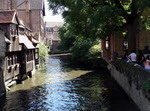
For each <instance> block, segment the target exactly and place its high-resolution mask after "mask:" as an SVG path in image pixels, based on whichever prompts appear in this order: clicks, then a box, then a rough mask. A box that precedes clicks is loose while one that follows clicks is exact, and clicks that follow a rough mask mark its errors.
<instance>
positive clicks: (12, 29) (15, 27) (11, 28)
mask: <svg viewBox="0 0 150 111" xmlns="http://www.w3.org/2000/svg"><path fill="white" fill-rule="evenodd" d="M10 30H11V35H16V34H17V26H16V25H14V24H11V25H10Z"/></svg>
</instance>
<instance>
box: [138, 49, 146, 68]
mask: <svg viewBox="0 0 150 111" xmlns="http://www.w3.org/2000/svg"><path fill="white" fill-rule="evenodd" d="M144 60H145V57H144V54H143V53H142V51H141V50H138V55H137V62H138V64H139V65H141V66H144V64H143V62H144Z"/></svg>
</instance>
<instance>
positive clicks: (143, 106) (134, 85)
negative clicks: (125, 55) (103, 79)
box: [108, 60, 150, 111]
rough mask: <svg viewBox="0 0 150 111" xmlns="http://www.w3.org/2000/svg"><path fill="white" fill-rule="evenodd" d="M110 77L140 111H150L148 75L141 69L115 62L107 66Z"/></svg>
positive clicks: (136, 66)
mask: <svg viewBox="0 0 150 111" xmlns="http://www.w3.org/2000/svg"><path fill="white" fill-rule="evenodd" d="M108 69H109V70H110V72H111V76H112V77H113V78H114V79H115V80H116V82H117V83H118V84H119V85H120V86H121V87H122V88H123V90H124V91H125V92H126V93H127V95H128V96H129V97H130V98H131V99H132V100H133V101H134V102H135V104H137V106H138V107H139V109H140V110H141V111H150V87H149V84H150V82H149V78H150V73H148V72H147V71H146V70H145V69H144V68H143V67H141V66H139V65H137V64H132V63H125V62H123V61H121V60H117V61H115V62H112V63H111V64H109V66H108Z"/></svg>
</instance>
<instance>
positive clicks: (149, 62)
mask: <svg viewBox="0 0 150 111" xmlns="http://www.w3.org/2000/svg"><path fill="white" fill-rule="evenodd" d="M144 67H145V69H146V70H147V71H148V72H150V55H148V56H147V57H146V60H145V62H144Z"/></svg>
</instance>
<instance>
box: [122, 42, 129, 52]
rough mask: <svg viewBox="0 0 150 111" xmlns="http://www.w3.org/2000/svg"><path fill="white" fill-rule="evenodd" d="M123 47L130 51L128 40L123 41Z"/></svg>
mask: <svg viewBox="0 0 150 111" xmlns="http://www.w3.org/2000/svg"><path fill="white" fill-rule="evenodd" d="M123 47H124V50H128V41H126V40H124V41H123Z"/></svg>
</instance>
